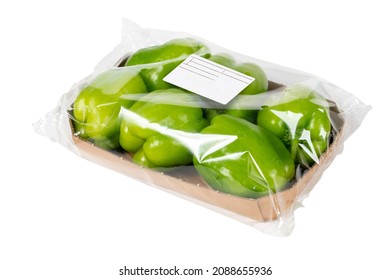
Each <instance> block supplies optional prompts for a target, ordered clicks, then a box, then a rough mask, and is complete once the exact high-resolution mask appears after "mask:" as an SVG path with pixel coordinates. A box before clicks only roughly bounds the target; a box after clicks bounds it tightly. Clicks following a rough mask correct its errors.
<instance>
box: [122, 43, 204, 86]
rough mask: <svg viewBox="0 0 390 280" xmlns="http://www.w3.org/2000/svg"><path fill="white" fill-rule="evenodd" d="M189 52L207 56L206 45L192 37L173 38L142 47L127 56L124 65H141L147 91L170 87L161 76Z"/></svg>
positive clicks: (141, 73) (182, 59) (189, 53)
mask: <svg viewBox="0 0 390 280" xmlns="http://www.w3.org/2000/svg"><path fill="white" fill-rule="evenodd" d="M191 54H197V55H200V56H206V57H207V56H208V49H207V47H206V46H205V45H204V44H202V43H201V42H199V41H197V40H194V39H192V38H182V39H174V40H171V41H168V42H166V43H165V44H163V45H158V46H152V47H148V48H143V49H140V50H138V51H137V52H135V53H134V54H133V55H132V56H130V57H129V58H128V60H127V61H126V64H125V66H133V65H142V67H144V68H143V69H142V70H141V72H140V75H141V77H142V79H143V80H144V81H145V84H146V87H147V89H148V90H149V91H154V90H158V89H168V88H172V87H173V85H171V84H169V83H167V82H164V81H163V78H164V77H165V76H166V75H168V74H169V73H170V72H171V71H172V70H173V69H174V68H176V67H177V66H178V65H179V64H180V63H182V62H183V61H184V60H185V59H186V58H187V57H188V56H190V55H191Z"/></svg>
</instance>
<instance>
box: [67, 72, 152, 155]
mask: <svg viewBox="0 0 390 280" xmlns="http://www.w3.org/2000/svg"><path fill="white" fill-rule="evenodd" d="M144 92H146V87H145V84H144V82H143V80H142V79H141V77H140V76H139V75H138V73H137V72H136V71H135V70H134V69H131V68H127V69H125V68H118V69H111V70H108V71H106V72H103V73H102V74H100V75H99V76H97V77H96V78H95V79H94V80H93V81H92V82H91V83H90V84H88V85H87V86H86V87H85V88H84V89H83V90H82V91H81V92H80V94H79V95H78V96H77V98H76V100H75V102H74V104H73V116H74V120H73V124H74V128H75V133H76V135H78V136H80V137H81V138H84V139H90V140H92V141H93V142H95V143H96V145H98V146H100V147H102V148H105V149H116V148H118V147H119V128H120V124H121V118H120V116H119V114H120V110H121V107H122V106H124V107H128V106H131V104H132V103H134V101H131V100H129V99H126V98H122V97H123V95H124V94H130V93H144Z"/></svg>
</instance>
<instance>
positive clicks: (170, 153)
mask: <svg viewBox="0 0 390 280" xmlns="http://www.w3.org/2000/svg"><path fill="white" fill-rule="evenodd" d="M192 96H195V97H196V95H194V94H191V93H187V92H184V91H183V90H180V89H167V90H157V91H153V92H151V93H149V94H148V95H146V96H145V98H142V99H141V100H140V101H138V102H136V103H135V104H134V105H133V106H132V107H130V109H129V110H128V111H127V112H125V113H124V118H123V121H122V124H121V132H120V138H119V141H120V144H121V146H122V148H123V149H125V150H126V151H128V152H132V153H136V154H135V156H134V157H133V160H134V161H135V162H137V163H139V164H140V165H144V166H148V167H172V166H178V165H187V164H190V163H192V153H191V152H190V150H189V149H188V148H187V147H186V146H185V145H184V144H186V143H184V144H183V143H181V142H180V140H178V139H176V138H178V136H177V134H178V133H180V132H189V133H197V132H199V131H200V130H202V129H203V128H204V127H205V126H207V125H208V122H207V120H206V119H205V118H203V111H202V109H201V108H198V107H185V106H181V105H174V104H175V102H176V101H177V100H178V99H184V101H185V100H187V99H188V98H191V97H192Z"/></svg>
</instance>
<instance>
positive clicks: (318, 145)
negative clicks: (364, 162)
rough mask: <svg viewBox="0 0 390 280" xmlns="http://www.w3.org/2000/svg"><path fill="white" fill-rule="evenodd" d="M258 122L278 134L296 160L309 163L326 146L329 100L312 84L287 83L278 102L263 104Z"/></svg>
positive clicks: (329, 130) (315, 158)
mask: <svg viewBox="0 0 390 280" xmlns="http://www.w3.org/2000/svg"><path fill="white" fill-rule="evenodd" d="M257 123H258V125H259V126H261V127H264V128H265V129H267V130H269V131H270V132H272V133H274V134H275V135H276V136H277V137H279V138H280V139H281V140H282V141H283V143H284V144H285V146H286V147H287V149H288V150H289V151H290V153H291V156H292V158H293V159H294V160H295V162H296V163H300V164H302V165H303V166H305V167H310V166H312V165H313V163H314V162H318V159H319V157H320V156H321V154H322V153H323V152H324V151H325V150H326V149H327V148H328V145H329V135H330V132H331V123H330V118H329V104H328V102H327V101H326V100H325V99H324V98H322V97H321V96H320V95H318V94H317V93H316V92H314V91H313V90H312V89H311V88H308V87H306V86H301V85H295V86H292V87H288V88H286V89H285V90H284V92H283V96H282V97H281V99H280V100H279V101H278V104H277V105H272V106H264V107H263V108H262V109H261V110H260V111H259V114H258V117H257Z"/></svg>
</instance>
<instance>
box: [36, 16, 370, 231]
mask: <svg viewBox="0 0 390 280" xmlns="http://www.w3.org/2000/svg"><path fill="white" fill-rule="evenodd" d="M122 37H123V39H122V42H121V43H120V44H119V45H118V46H117V47H116V48H115V49H114V50H113V51H112V52H111V53H110V54H108V55H107V56H106V57H105V58H104V59H103V60H102V61H101V62H100V63H99V64H98V65H97V66H96V68H95V72H94V73H93V74H91V75H90V76H88V77H86V78H85V79H83V80H81V81H80V82H78V83H77V84H75V85H74V86H73V87H72V89H71V90H70V91H69V92H68V93H66V94H65V95H64V96H63V97H62V98H61V100H60V102H59V104H58V105H57V107H56V108H55V109H54V110H52V111H51V112H49V113H48V114H47V115H46V116H45V117H43V118H42V119H41V120H40V121H38V122H37V123H36V124H35V129H36V131H37V132H39V133H41V134H44V135H46V136H48V137H50V138H51V139H52V140H54V141H57V142H59V143H61V144H63V145H64V146H66V147H67V148H68V149H70V150H72V151H73V152H75V153H77V154H78V155H80V156H82V157H85V158H87V159H89V160H91V161H94V162H97V163H99V164H102V165H104V166H107V167H109V168H111V169H113V170H116V171H118V172H121V173H124V174H127V175H129V176H131V177H134V178H137V179H139V180H141V181H143V182H145V183H147V184H149V185H154V186H157V187H161V188H163V189H165V190H169V191H173V192H174V193H175V194H178V195H182V196H184V197H185V198H187V199H189V200H192V201H194V202H197V203H199V204H202V205H204V206H207V207H209V208H211V209H214V210H217V211H220V212H221V213H224V214H226V215H229V216H230V217H233V218H236V219H238V220H241V221H243V222H245V223H247V224H250V225H252V226H254V227H256V228H259V229H261V230H262V231H264V232H268V233H272V234H277V235H286V234H289V233H290V232H291V231H292V228H293V226H294V216H293V212H294V210H295V209H296V208H297V207H298V206H299V205H300V203H301V202H302V200H303V199H304V198H305V197H306V196H307V195H308V193H309V192H310V191H311V189H312V188H313V187H314V185H315V183H316V182H317V181H318V180H319V179H320V177H321V174H322V172H323V171H324V170H325V169H326V168H327V167H328V166H329V164H330V163H331V162H332V160H333V159H334V158H335V156H336V155H337V154H339V153H341V152H342V148H343V143H344V141H345V140H346V139H347V137H349V136H350V135H351V134H352V133H353V132H354V131H355V130H356V129H357V128H358V126H359V125H360V123H361V122H362V120H363V118H364V116H365V115H366V113H367V112H368V111H369V109H370V107H369V106H367V105H365V104H363V103H362V102H361V101H359V100H358V99H357V98H356V97H354V96H353V95H351V94H349V93H347V92H345V91H344V90H342V89H340V88H338V87H336V86H334V85H333V84H331V83H329V82H327V81H324V80H323V79H321V78H318V77H315V76H313V75H311V74H307V73H303V72H300V71H297V70H292V69H289V68H286V67H283V66H280V65H275V64H272V63H269V62H265V61H262V60H258V59H255V58H251V57H248V56H245V55H242V54H238V53H234V52H232V51H229V50H227V49H224V48H222V47H220V46H217V45H215V44H213V43H211V42H208V41H206V40H204V39H201V38H198V37H196V36H193V35H189V34H183V33H175V32H166V31H160V30H151V29H141V28H140V27H138V26H137V25H135V24H134V23H132V22H130V21H128V20H124V21H123V33H122ZM191 54H196V55H198V56H201V57H203V58H205V59H208V60H210V61H213V62H216V63H219V64H221V65H223V66H226V67H229V68H231V69H233V70H236V71H239V72H241V73H244V74H246V75H248V76H251V77H253V78H255V81H254V82H253V83H251V84H250V85H249V86H247V87H246V88H245V89H244V90H243V91H241V92H240V93H239V94H238V95H237V96H236V97H235V98H234V99H233V100H232V101H230V102H229V103H227V104H226V105H222V104H220V103H218V102H215V101H212V100H210V99H208V98H205V97H202V96H200V95H198V94H195V93H192V92H190V91H187V90H185V89H181V88H178V87H176V86H174V85H172V84H169V83H167V82H165V81H164V80H163V78H164V77H165V76H166V75H167V74H168V73H170V72H171V71H172V70H173V69H175V68H176V67H178V65H179V64H180V63H182V62H183V61H184V60H185V59H186V58H187V57H188V56H189V55H191ZM260 55H261V54H260ZM146 200H147V198H145V201H146Z"/></svg>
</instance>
